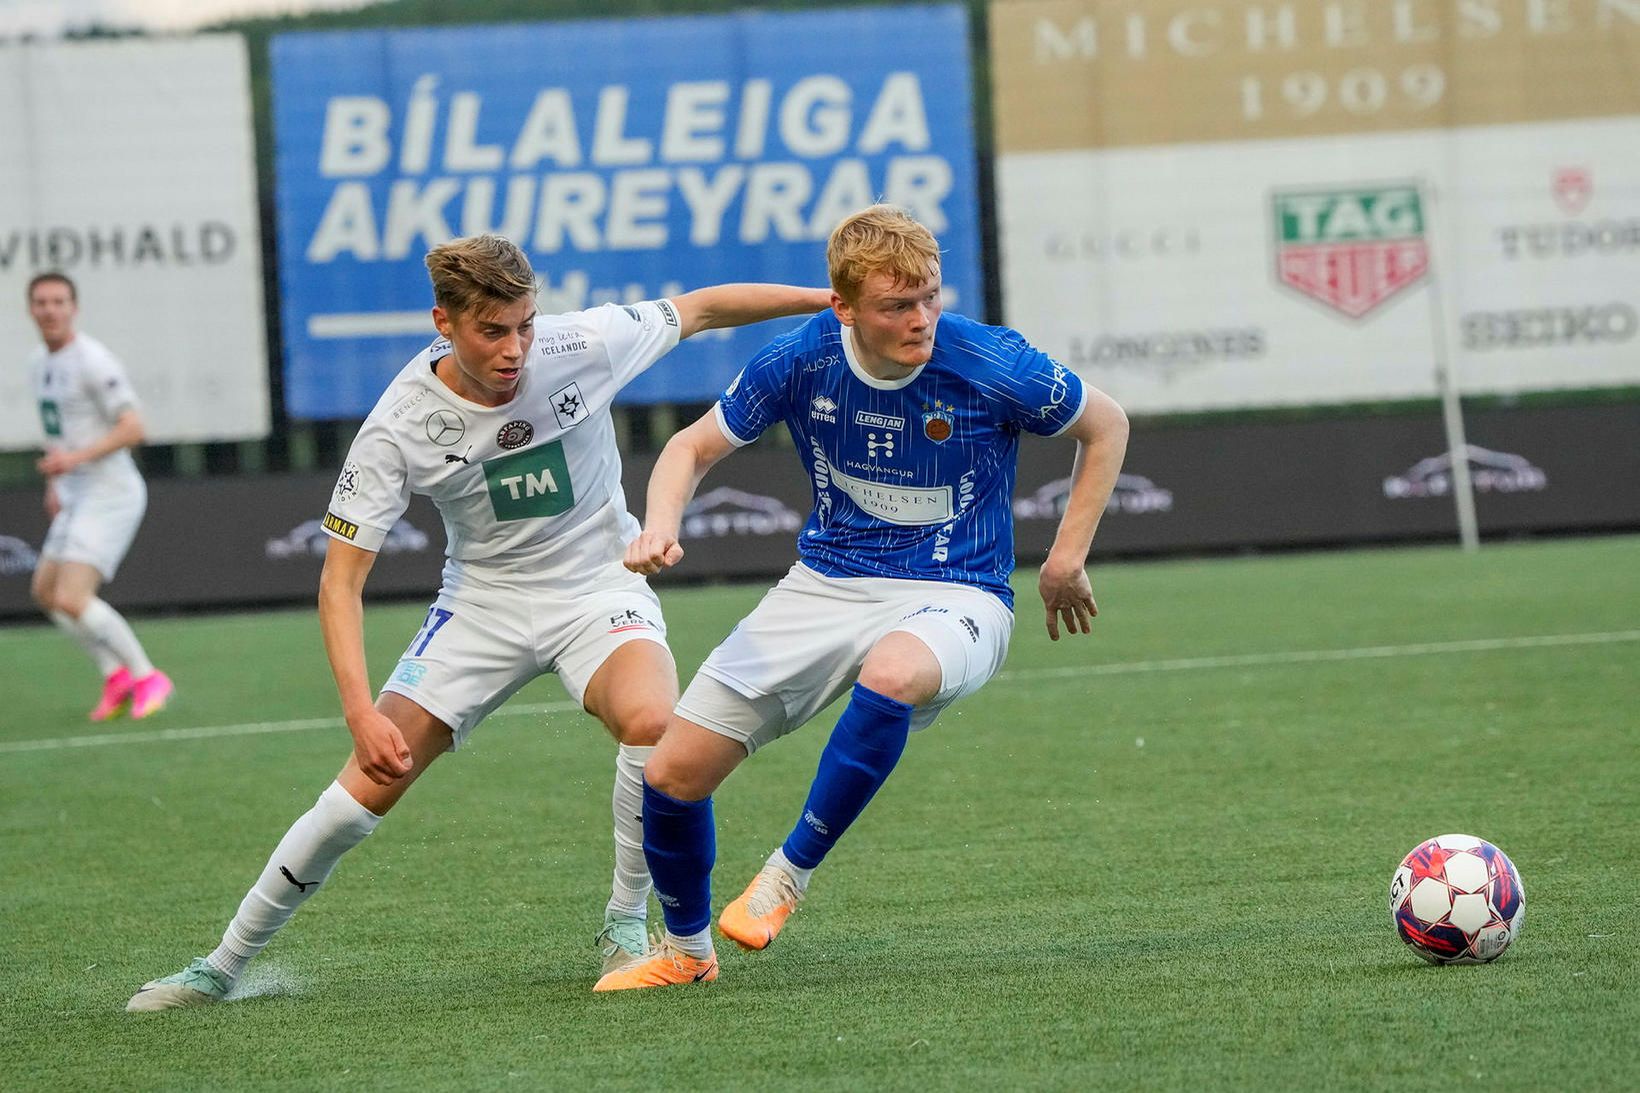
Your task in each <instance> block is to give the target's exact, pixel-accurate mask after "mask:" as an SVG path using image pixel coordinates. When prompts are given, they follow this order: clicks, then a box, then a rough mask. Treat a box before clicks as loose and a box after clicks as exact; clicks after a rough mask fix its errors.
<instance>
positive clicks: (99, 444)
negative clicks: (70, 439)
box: [36, 410, 147, 477]
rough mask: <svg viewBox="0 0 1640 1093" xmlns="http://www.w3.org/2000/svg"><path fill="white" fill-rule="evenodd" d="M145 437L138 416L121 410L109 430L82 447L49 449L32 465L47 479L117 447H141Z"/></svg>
mask: <svg viewBox="0 0 1640 1093" xmlns="http://www.w3.org/2000/svg"><path fill="white" fill-rule="evenodd" d="M146 435H147V433H146V431H145V430H144V429H143V427H142V415H140V414H138V413H137V412H136V411H135V410H125V411H124V412H122V413H121V414H120V416H119V417H117V418H115V419H114V425H113V428H111V429H109V430H108V432H106V433H104V434H103V435H102V436H100V437H98V438H97V439H96V440H94V441H92V442H91V443H90V444H87V445H86V446H85V447H83V448H75V449H72V450H70V449H68V448H53V449H52V450H51V451H49V452H47V453H46V454H45V456H44V457H43V458H41V460H40V462H39V463H37V464H36V466H37V467H38V468H39V471H40V473H41V474H43V475H46V476H47V477H50V476H53V475H59V474H67V473H68V472H69V471H71V470H73V469H74V468H75V467H78V466H79V465H80V464H82V463H90V462H91V461H92V460H94V459H101V458H102V457H103V456H105V455H108V454H109V453H111V452H117V451H119V450H120V449H121V448H135V447H136V446H137V445H139V444H141V443H142V441H143V438H144V437H145V436H146Z"/></svg>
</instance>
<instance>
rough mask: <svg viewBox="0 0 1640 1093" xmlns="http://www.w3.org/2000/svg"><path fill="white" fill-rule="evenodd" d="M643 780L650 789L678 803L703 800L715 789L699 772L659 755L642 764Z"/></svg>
mask: <svg viewBox="0 0 1640 1093" xmlns="http://www.w3.org/2000/svg"><path fill="white" fill-rule="evenodd" d="M643 780H644V781H645V782H647V783H649V786H650V788H652V789H658V790H660V791H661V792H662V793H664V794H666V795H667V796H668V797H674V798H676V799H678V800H680V801H700V800H704V799H705V798H707V797H710V796H711V795H712V790H714V789H716V788H717V787H716V786H714V785H712V784H711V783H710V779H708V778H705V777H703V776H702V774H701V772H699V771H696V770H693V769H691V768H690V767H689V766H688V765H686V764H682V763H678V762H675V761H673V760H671V759H669V758H667V757H666V756H662V755H660V754H659V753H656V754H655V755H652V756H650V758H649V762H647V763H645V764H644V768H643Z"/></svg>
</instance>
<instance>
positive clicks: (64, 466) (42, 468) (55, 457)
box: [34, 448, 80, 478]
mask: <svg viewBox="0 0 1640 1093" xmlns="http://www.w3.org/2000/svg"><path fill="white" fill-rule="evenodd" d="M79 465H80V459H79V458H78V457H77V456H76V455H75V454H74V453H73V452H71V451H69V450H68V449H67V448H53V449H51V451H49V452H47V453H46V454H45V455H43V456H41V457H40V459H39V461H38V462H37V463H35V464H34V466H35V469H36V470H38V471H39V472H40V473H41V474H43V475H45V476H47V477H48V478H50V477H55V476H57V475H59V474H67V473H68V472H69V471H71V470H73V469H74V468H75V467H78V466H79Z"/></svg>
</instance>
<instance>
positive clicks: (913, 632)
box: [885, 585, 1014, 729]
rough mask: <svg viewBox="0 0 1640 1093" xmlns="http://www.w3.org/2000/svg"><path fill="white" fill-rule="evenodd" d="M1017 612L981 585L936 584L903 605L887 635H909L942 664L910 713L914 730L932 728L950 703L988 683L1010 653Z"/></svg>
mask: <svg viewBox="0 0 1640 1093" xmlns="http://www.w3.org/2000/svg"><path fill="white" fill-rule="evenodd" d="M1013 628H1014V616H1013V612H1012V611H1009V610H1008V608H1007V606H1006V605H1005V604H1004V603H1003V602H1002V601H1001V600H999V599H998V598H997V597H995V596H993V595H991V594H990V593H988V592H983V591H980V590H979V589H969V588H957V587H952V586H945V585H937V586H933V587H932V588H930V589H929V590H928V591H927V592H925V593H923V594H921V595H919V596H917V597H915V598H914V599H912V600H909V601H907V602H906V603H905V604H904V605H902V611H901V614H900V617H899V618H898V619H897V620H895V622H894V623H893V624H892V625H891V626H890V627H889V629H888V633H887V634H886V635H885V638H886V637H888V636H891V635H908V636H910V637H913V638H915V639H917V641H919V642H921V643H922V644H923V646H925V647H926V648H927V650H928V652H929V653H930V654H931V655H932V657H933V659H934V660H935V661H937V662H938V664H939V676H940V678H939V686H938V688H937V689H936V690H935V691H934V692H933V694H932V695H930V696H929V697H928V698H927V699H926V700H925V701H923V702H921V703H917V704H916V705H917V709H916V711H915V712H914V713H913V714H912V715H911V727H912V728H913V729H923V728H927V727H928V726H929V725H931V724H933V722H934V719H935V718H937V717H938V716H939V715H940V713H941V711H943V710H944V709H945V708H946V707H947V706H949V705H951V703H953V702H956V701H958V700H960V699H963V698H966V697H968V696H969V695H971V694H973V693H974V692H975V691H977V690H979V689H980V688H981V687H983V686H984V685H985V684H986V683H987V682H988V681H989V680H990V679H991V677H992V676H994V675H996V673H997V672H998V671H1000V670H1001V668H1002V663H1003V661H1005V660H1006V659H1007V658H1008V643H1009V641H1010V639H1011V638H1012V636H1013Z"/></svg>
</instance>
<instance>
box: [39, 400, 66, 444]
mask: <svg viewBox="0 0 1640 1093" xmlns="http://www.w3.org/2000/svg"><path fill="white" fill-rule="evenodd" d="M40 425H41V427H42V428H44V429H45V431H46V435H47V436H62V435H63V415H62V413H61V411H59V410H58V409H57V403H56V402H55V401H54V400H53V399H48V398H45V399H41V400H40Z"/></svg>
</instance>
